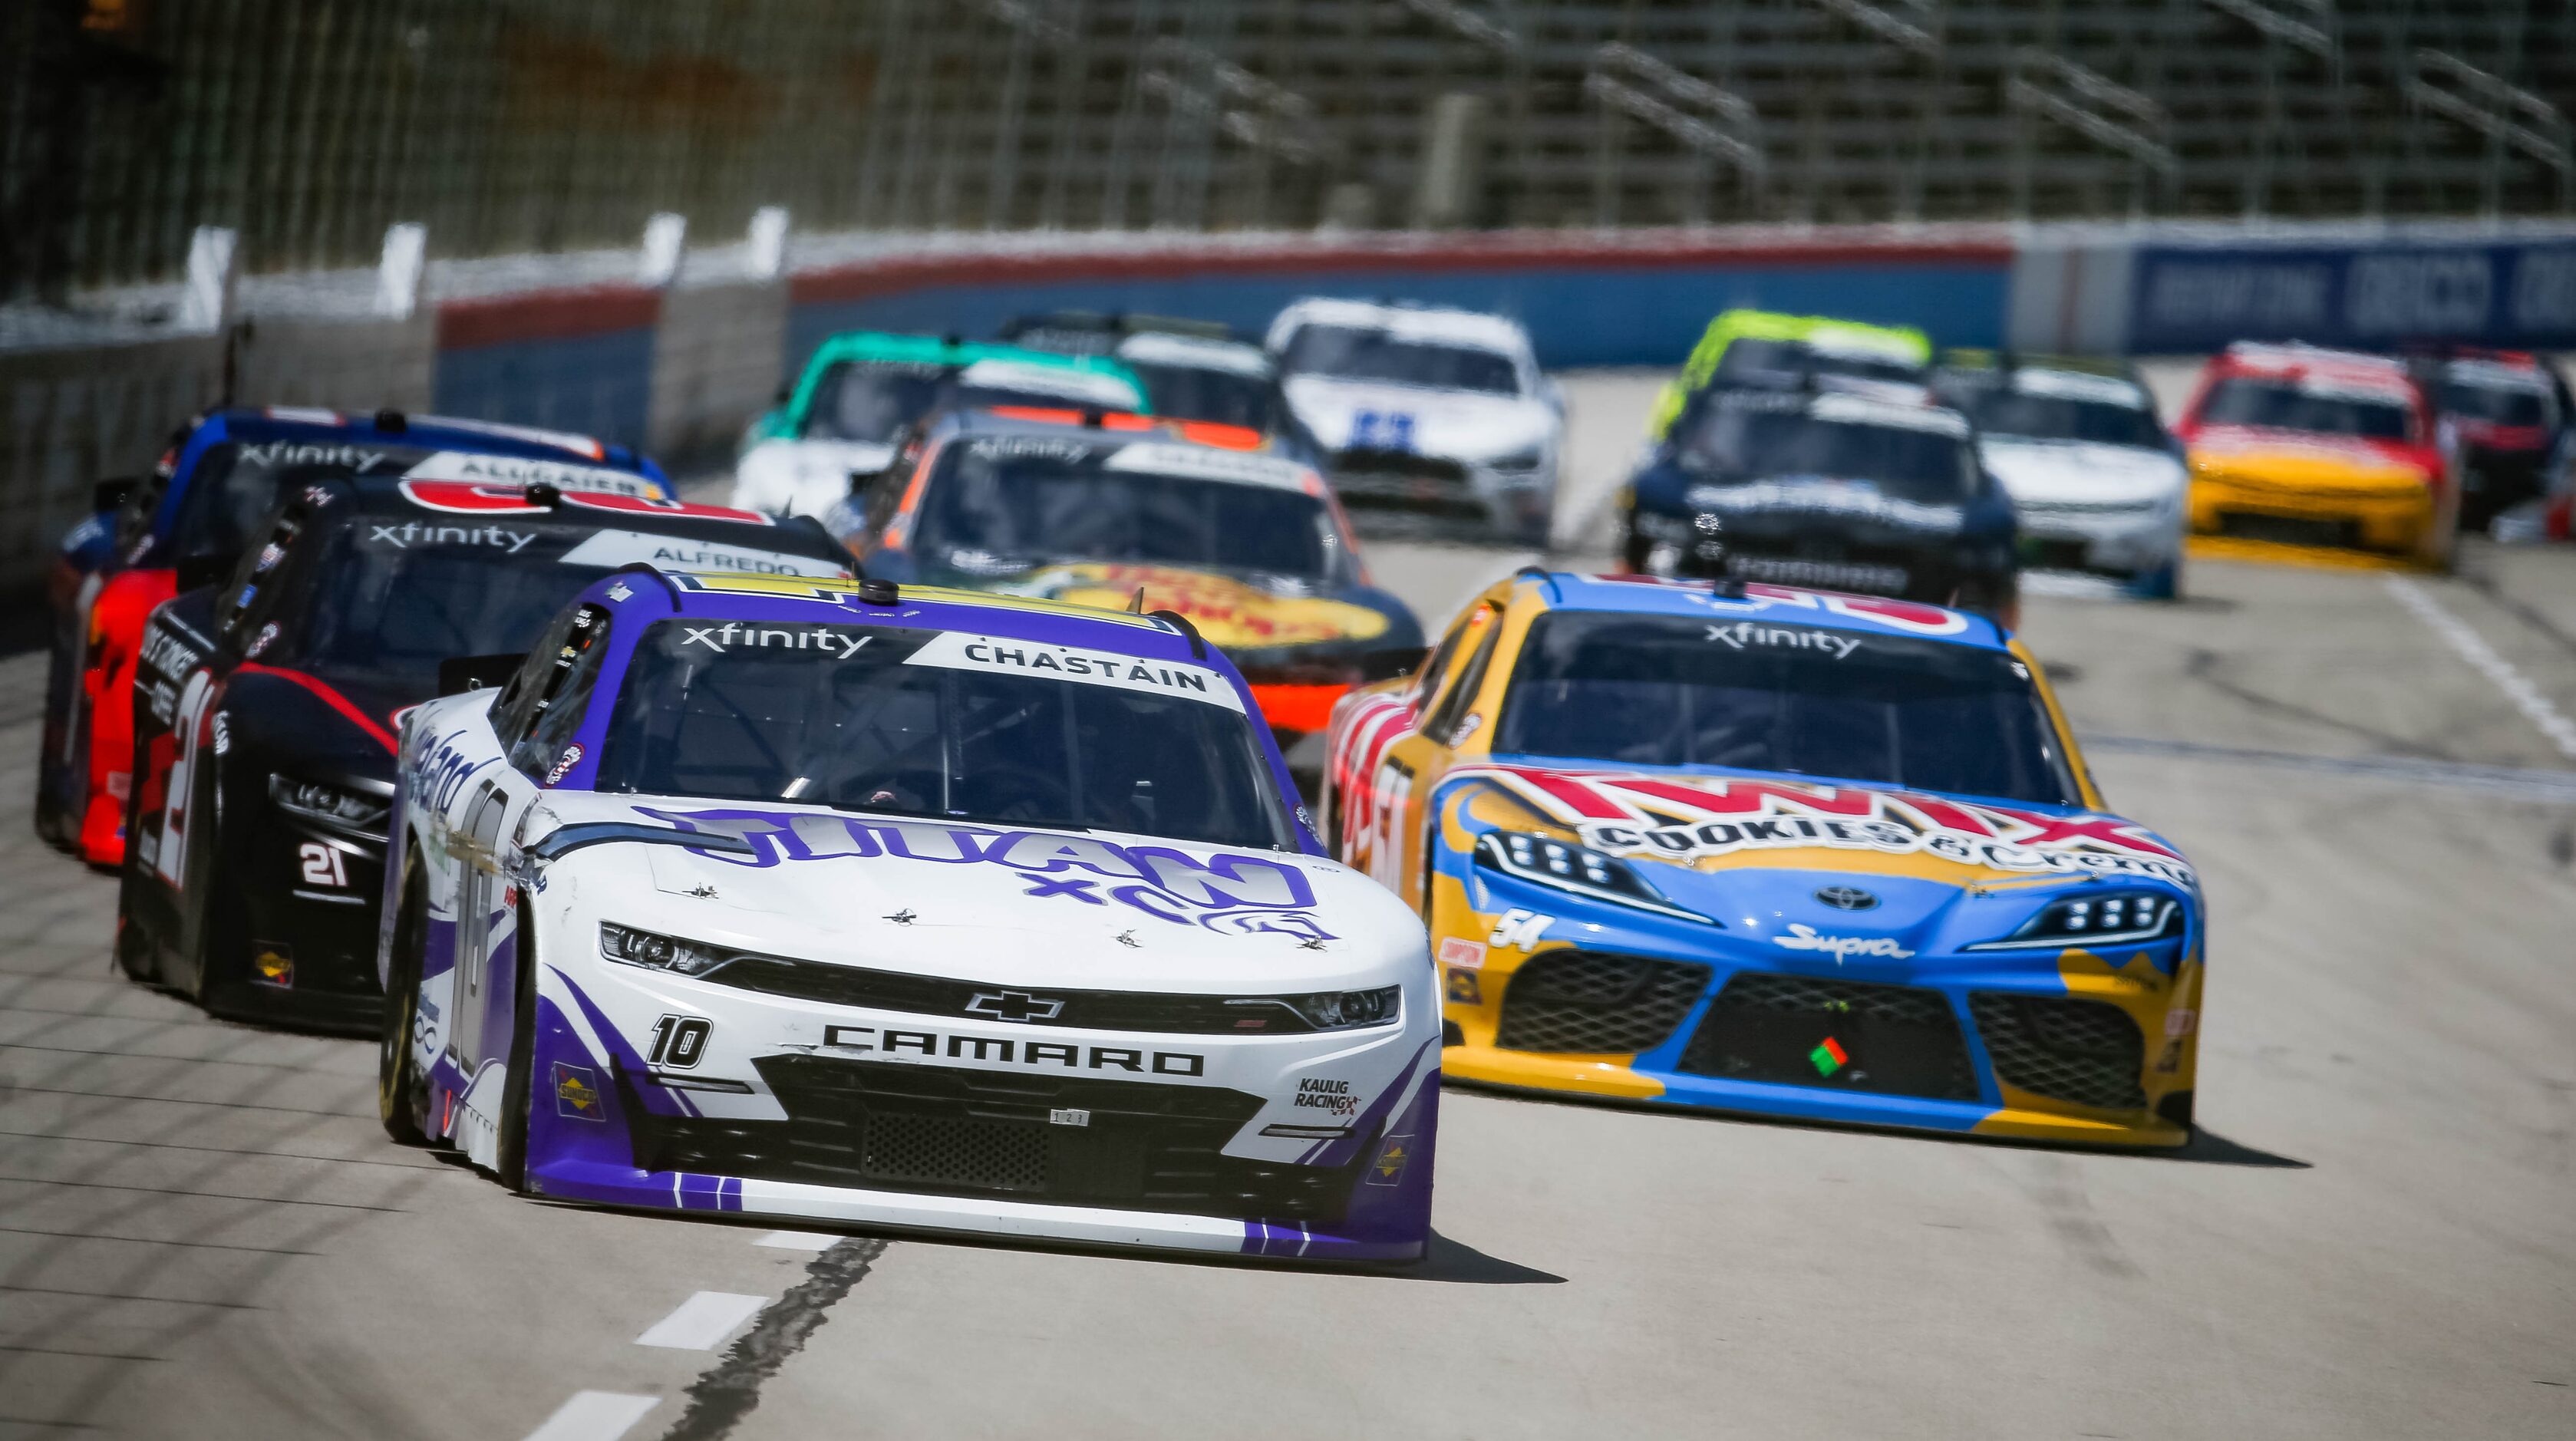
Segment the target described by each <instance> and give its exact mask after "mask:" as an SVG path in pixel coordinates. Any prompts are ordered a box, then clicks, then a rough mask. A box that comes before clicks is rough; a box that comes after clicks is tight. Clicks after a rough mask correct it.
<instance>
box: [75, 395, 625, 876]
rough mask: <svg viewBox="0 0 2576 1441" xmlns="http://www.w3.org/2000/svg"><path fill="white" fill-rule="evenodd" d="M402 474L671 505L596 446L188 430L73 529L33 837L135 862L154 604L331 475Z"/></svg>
mask: <svg viewBox="0 0 2576 1441" xmlns="http://www.w3.org/2000/svg"><path fill="white" fill-rule="evenodd" d="M404 471H411V472H414V473H416V474H419V475H421V476H423V477H425V478H437V479H447V480H459V481H476V482H486V481H488V482H494V483H502V484H529V483H535V482H542V483H544V484H547V485H552V486H554V487H556V488H557V489H560V490H595V491H602V492H606V493H610V494H617V495H629V496H653V497H659V498H663V499H670V498H672V492H671V490H670V487H669V486H668V485H667V484H666V483H665V482H664V480H663V478H662V472H661V471H660V470H658V469H657V468H655V467H654V465H653V464H652V462H650V461H647V460H643V459H640V458H638V457H637V456H635V455H634V454H633V453H632V452H630V451H628V450H626V449H625V448H623V447H621V446H612V445H603V444H602V443H600V442H599V441H596V440H593V439H591V438H590V437H588V436H581V435H565V434H560V433H558V432H554V431H544V430H529V429H526V428H524V427H520V426H509V425H493V424H488V423H486V422H482V421H473V420H454V419H449V418H447V417H443V416H432V415H415V416H406V415H404V414H403V413H401V412H400V411H392V410H387V411H379V412H378V413H376V414H375V415H373V416H353V415H343V414H341V413H339V412H337V411H331V410H311V409H302V408H292V407H283V406H278V407H269V408H265V409H252V408H247V407H245V408H238V409H232V410H220V411H216V412H214V413H213V414H211V415H207V416H205V417H203V418H202V419H200V420H197V421H195V422H193V423H192V424H190V425H189V426H187V427H184V428H183V429H182V430H181V432H180V433H179V434H178V435H176V436H174V437H172V441H171V449H170V451H169V452H168V454H166V455H165V456H163V458H162V462H161V464H160V465H159V466H158V467H156V469H155V471H154V473H153V474H152V475H151V476H149V477H146V478H143V479H140V480H136V481H131V482H111V483H110V484H109V485H106V486H102V487H101V493H100V496H99V499H100V500H101V502H103V503H102V504H101V506H100V507H99V511H98V513H97V514H96V515H94V516H92V517H90V518H89V519H87V520H84V521H82V522H81V523H80V524H79V525H76V526H74V527H73V528H72V531H71V533H70V535H68V536H67V537H65V539H64V541H63V546H62V550H61V553H60V554H59V556H58V557H57V558H56V560H55V563H54V568H53V574H52V577H51V582H50V585H49V587H48V589H49V591H50V597H51V600H52V603H53V612H54V626H53V640H54V643H53V652H52V665H51V668H50V670H49V672H48V677H47V685H46V690H45V726H44V743H43V752H42V754H41V755H40V756H39V758H38V764H37V773H36V775H37V779H36V830H37V832H38V834H40V835H43V836H44V837H45V838H46V839H48V840H51V841H53V842H54V843H55V844H57V845H61V846H64V847H66V848H67V849H71V850H74V851H77V852H78V853H79V854H80V856H81V857H82V859H84V860H87V861H88V862H89V863H90V864H92V865H98V866H113V865H116V864H118V863H119V862H120V861H121V860H122V859H123V858H124V854H125V831H124V823H125V803H126V798H127V797H126V790H127V786H128V783H129V773H128V772H127V770H126V768H125V762H126V756H127V754H128V752H129V751H130V750H131V749H132V738H131V736H129V735H128V733H127V731H126V718H127V717H128V716H129V715H131V714H132V712H133V706H134V700H133V695H134V667H135V661H136V657H137V654H138V647H139V645H140V644H141V642H142V639H143V626H144V621H145V619H146V618H147V617H149V616H150V615H151V614H152V609H153V607H155V606H157V605H159V604H161V602H163V601H165V600H168V599H169V598H170V597H172V596H173V595H176V594H178V593H179V592H180V591H182V590H194V589H196V588H197V587H198V586H201V585H207V584H211V583H212V582H213V581H214V580H215V578H216V577H218V576H221V575H223V574H224V573H226V572H228V571H230V570H231V569H232V568H233V564H234V562H235V561H237V560H239V559H240V557H241V552H242V548H243V545H244V543H245V541H246V540H247V538H248V536H249V534H250V532H251V530H252V529H253V528H254V527H255V526H257V525H258V524H259V522H260V520H261V518H262V517H264V516H266V515H267V514H268V513H269V512H270V511H271V510H273V509H275V508H276V506H277V504H278V502H279V501H282V500H284V499H285V498H286V497H287V496H289V495H291V494H293V493H294V492H295V490H296V489H298V488H300V487H302V486H305V485H309V484H312V483H313V482H315V481H317V480H320V479H322V478H324V477H326V476H331V475H355V474H387V473H396V474H398V473H402V472H404Z"/></svg>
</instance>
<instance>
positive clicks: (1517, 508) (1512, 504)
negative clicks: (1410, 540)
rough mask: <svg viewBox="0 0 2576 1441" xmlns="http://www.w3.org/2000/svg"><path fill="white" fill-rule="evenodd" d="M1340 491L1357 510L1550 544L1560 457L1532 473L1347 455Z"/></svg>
mask: <svg viewBox="0 0 2576 1441" xmlns="http://www.w3.org/2000/svg"><path fill="white" fill-rule="evenodd" d="M1331 470H1332V478H1333V490H1334V493H1335V494H1336V495H1338V496H1339V497H1340V498H1341V502H1342V504H1343V505H1344V506H1346V507H1348V508H1350V509H1352V510H1364V511H1381V512H1383V511H1395V512H1402V513H1408V514H1412V515H1417V516H1425V517H1430V518H1433V519H1446V520H1453V521H1466V522H1476V523H1482V524H1484V525H1486V526H1488V527H1490V528H1492V529H1494V530H1496V531H1499V532H1502V533H1503V534H1506V535H1510V536H1516V537H1520V538H1523V539H1532V538H1535V539H1536V540H1539V541H1542V542H1543V541H1544V539H1545V537H1546V534H1547V528H1548V525H1549V523H1550V520H1551V518H1552V517H1553V515H1554V513H1555V509H1556V489H1557V467H1556V461H1555V458H1554V457H1553V456H1549V457H1548V458H1546V459H1545V460H1544V461H1542V463H1541V464H1539V465H1537V466H1534V467H1531V468H1529V469H1526V470H1502V469H1498V468H1496V467H1493V466H1489V465H1483V464H1480V463H1477V462H1474V461H1464V460H1453V459H1449V458H1446V457H1442V456H1427V455H1414V454H1411V453H1409V452H1403V451H1384V450H1365V449H1357V450H1345V451H1342V452H1340V453H1339V454H1337V455H1335V456H1334V457H1333V458H1332V462H1331Z"/></svg>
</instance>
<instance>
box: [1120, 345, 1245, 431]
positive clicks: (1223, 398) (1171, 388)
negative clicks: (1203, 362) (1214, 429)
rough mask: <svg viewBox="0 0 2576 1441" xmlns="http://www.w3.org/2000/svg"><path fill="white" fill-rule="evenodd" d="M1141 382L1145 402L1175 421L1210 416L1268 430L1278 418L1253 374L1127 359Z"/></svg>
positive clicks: (1224, 421)
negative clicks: (1143, 386)
mask: <svg viewBox="0 0 2576 1441" xmlns="http://www.w3.org/2000/svg"><path fill="white" fill-rule="evenodd" d="M1127 368H1128V369H1130V370H1132V371H1134V372H1136V378H1137V379H1138V380H1141V381H1143V382H1144V383H1145V403H1146V404H1147V405H1149V406H1151V407H1153V411H1154V413H1155V414H1156V415H1166V416H1170V417H1172V418H1173V419H1175V420H1212V421H1215V422H1216V423H1218V424H1219V425H1240V426H1242V427H1244V428H1245V429H1247V430H1258V431H1262V432H1264V433H1267V432H1268V431H1270V430H1271V429H1272V428H1273V427H1274V426H1275V425H1276V424H1277V421H1278V417H1277V415H1276V414H1275V413H1274V411H1273V408H1272V403H1271V396H1272V391H1271V388H1270V385H1269V383H1268V382H1267V381H1264V380H1263V379H1261V378H1260V377H1259V376H1254V375H1242V374H1238V373H1236V372H1234V371H1229V370H1218V369H1215V368H1213V367H1208V366H1196V365H1156V364H1153V363H1151V362H1147V361H1134V360H1131V361H1129V362H1127Z"/></svg>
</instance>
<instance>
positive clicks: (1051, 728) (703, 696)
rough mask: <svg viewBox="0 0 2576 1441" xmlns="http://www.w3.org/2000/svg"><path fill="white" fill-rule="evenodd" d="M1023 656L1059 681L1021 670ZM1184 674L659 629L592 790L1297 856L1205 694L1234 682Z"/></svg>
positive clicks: (966, 644)
mask: <svg viewBox="0 0 2576 1441" xmlns="http://www.w3.org/2000/svg"><path fill="white" fill-rule="evenodd" d="M1032 656H1036V657H1039V658H1040V659H1044V660H1046V662H1047V664H1048V666H1049V669H1047V670H1045V671H1021V670H1016V669H1012V668H1010V667H1012V666H1013V665H1014V664H1024V663H1028V662H1029V660H1030V657H1032ZM1066 657H1072V658H1075V659H1078V660H1080V661H1081V662H1082V663H1083V671H1082V673H1081V674H1079V675H1076V674H1074V673H1073V671H1072V667H1071V666H1070V664H1068V663H1066V661H1065V658H1066ZM1178 669H1180V670H1190V671H1192V672H1193V674H1192V675H1190V676H1189V677H1186V678H1180V677H1178V676H1177V671H1176V668H1175V667H1173V666H1171V665H1170V664H1168V663H1158V662H1153V661H1141V660H1137V659H1135V658H1133V657H1128V656H1118V655H1111V654H1107V653H1102V652H1094V651H1087V650H1068V649H1067V648H1065V647H1061V646H1053V645H1043V644H1038V643H1034V642H1024V641H1009V640H995V639H991V638H988V637H980V636H966V635H959V634H953V633H942V632H938V631H928V630H910V629H897V628H892V627H883V626H861V625H810V624H808V625H798V626H794V627H776V626H756V627H755V626H742V625H729V624H724V623H721V622H719V623H715V624H709V623H706V622H703V621H700V620H695V619H692V620H689V621H685V622H683V621H678V620H665V621H656V622H654V624H653V625H652V627H651V628H650V629H648V630H646V631H645V633H644V635H643V638H642V639H641V640H639V641H638V642H637V644H636V650H635V656H634V660H633V661H632V663H631V664H630V665H629V667H628V669H627V672H626V680H625V684H624V686H623V688H622V689H621V690H620V691H619V693H618V697H617V702H616V708H615V710H614V711H613V712H612V713H611V715H610V718H609V723H608V735H607V740H606V742H605V745H604V747H603V749H602V750H601V752H600V763H599V771H598V780H597V785H598V788H599V789H601V790H603V791H631V792H643V793H650V794H656V795H678V796H690V797H704V798H707V799H710V800H731V801H773V802H774V801H791V802H797V803H801V804H805V805H828V806H835V807H839V808H842V809H846V810H857V811H874V812H880V813H884V814H890V815H905V816H929V817H935V818H938V819H941V820H961V821H985V822H993V823H999V824H1006V825H1031V826H1055V827H1064V828H1068V829H1091V830H1106V831H1120V832H1126V833H1129V834H1135V835H1149V836H1166V837H1169V838H1171V839H1174V840H1184V841H1200V842H1206V843H1209V844H1214V845H1231V846H1246V847H1255V848H1260V849H1278V850H1286V849H1292V848H1293V846H1294V842H1293V840H1292V839H1291V837H1292V834H1293V833H1292V832H1291V831H1290V829H1289V826H1288V821H1287V817H1286V814H1285V812H1284V808H1283V807H1284V803H1283V802H1282V801H1281V800H1280V798H1279V794H1278V790H1277V788H1276V787H1275V786H1274V785H1273V784H1272V783H1271V780H1270V772H1269V768H1268V766H1267V765H1266V764H1265V762H1264V758H1263V756H1262V753H1261V749H1260V746H1259V744H1258V742H1257V741H1256V740H1255V739H1254V736H1253V731H1252V725H1251V722H1250V721H1249V720H1248V719H1246V717H1245V716H1244V714H1243V713H1242V712H1240V711H1237V710H1234V709H1232V708H1231V707H1229V706H1227V705H1223V704H1218V703H1215V702H1214V701H1211V700H1209V699H1205V698H1202V697H1203V696H1205V695H1211V694H1214V693H1215V692H1214V690H1213V689H1209V690H1198V689H1195V687H1199V686H1205V687H1209V688H1214V687H1223V686H1224V685H1225V681H1224V680H1223V678H1221V677H1218V676H1216V675H1214V674H1213V673H1211V672H1206V671H1200V670H1197V669H1196V668H1194V667H1181V668H1178ZM1140 677H1141V678H1140Z"/></svg>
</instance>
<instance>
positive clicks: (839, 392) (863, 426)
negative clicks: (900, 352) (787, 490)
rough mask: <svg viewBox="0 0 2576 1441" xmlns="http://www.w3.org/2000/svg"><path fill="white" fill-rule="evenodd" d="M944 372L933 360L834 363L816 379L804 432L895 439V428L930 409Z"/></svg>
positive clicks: (814, 435)
mask: <svg viewBox="0 0 2576 1441" xmlns="http://www.w3.org/2000/svg"><path fill="white" fill-rule="evenodd" d="M945 373H946V372H945V371H944V370H943V369H942V368H941V367H939V366H936V365H928V364H871V363H867V362H862V361H839V362H835V363H834V364H832V365H831V366H829V367H827V368H825V370H824V371H823V377H822V379H821V380H819V381H816V382H815V385H814V404H813V408H812V409H811V410H809V411H808V412H807V413H806V416H805V436H806V438H807V439H809V440H859V441H886V440H891V439H893V438H894V433H895V432H896V431H898V430H901V429H902V428H903V427H905V426H907V425H910V424H911V423H912V422H914V421H916V420H919V419H920V418H921V417H922V415H923V414H924V413H925V412H927V411H928V410H929V409H930V405H931V402H932V401H934V400H936V399H937V398H938V396H939V382H940V378H941V376H942V375H944V374H945Z"/></svg>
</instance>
